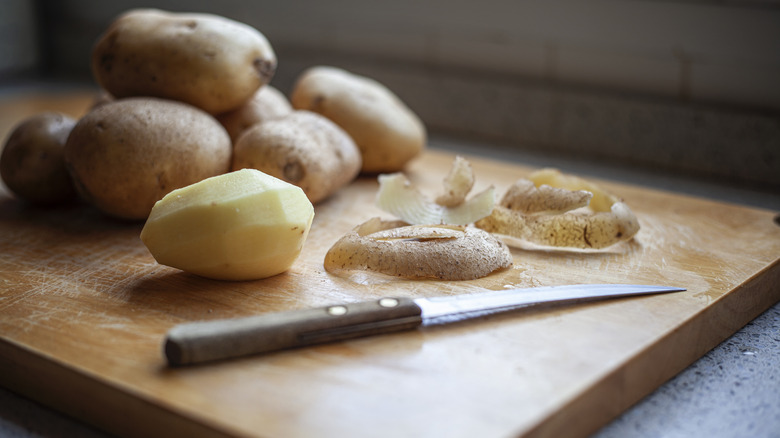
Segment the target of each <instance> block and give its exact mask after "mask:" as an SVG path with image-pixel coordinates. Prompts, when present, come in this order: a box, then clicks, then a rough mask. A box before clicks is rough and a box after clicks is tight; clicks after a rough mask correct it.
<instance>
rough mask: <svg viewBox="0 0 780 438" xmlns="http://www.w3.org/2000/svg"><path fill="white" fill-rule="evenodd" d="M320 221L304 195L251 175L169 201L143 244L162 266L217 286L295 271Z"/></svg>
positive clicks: (211, 182) (150, 222)
mask: <svg viewBox="0 0 780 438" xmlns="http://www.w3.org/2000/svg"><path fill="white" fill-rule="evenodd" d="M313 218H314V207H313V206H312V204H311V202H309V199H308V198H307V197H306V195H305V194H304V193H303V190H301V189H300V188H299V187H296V186H294V185H292V184H289V183H286V182H284V181H282V180H280V179H277V178H274V177H272V176H270V175H266V174H264V173H262V172H260V171H258V170H255V169H243V170H239V171H236V172H231V173H227V174H224V175H220V176H216V177H212V178H208V179H205V180H203V181H201V182H198V183H195V184H192V185H190V186H187V187H184V188H181V189H178V190H174V191H172V192H171V193H169V194H168V195H166V196H165V197H164V198H163V199H161V200H160V201H159V202H157V203H156V204H155V206H154V208H153V209H152V212H151V214H150V215H149V218H148V219H147V221H146V224H145V225H144V228H143V230H142V231H141V240H142V241H143V242H144V244H145V245H146V247H147V248H148V249H149V252H151V253H152V255H153V256H154V258H155V260H157V262H158V263H160V264H163V265H167V266H171V267H174V268H178V269H181V270H183V271H187V272H190V273H193V274H196V275H200V276H203V277H208V278H213V279H219V280H255V279H261V278H266V277H270V276H272V275H276V274H280V273H282V272H284V271H286V270H288V269H289V268H290V266H292V264H293V262H294V261H295V260H296V258H297V257H298V255H299V254H300V252H301V249H302V248H303V244H304V242H305V241H306V238H307V236H308V234H309V229H310V227H311V223H312V220H313Z"/></svg>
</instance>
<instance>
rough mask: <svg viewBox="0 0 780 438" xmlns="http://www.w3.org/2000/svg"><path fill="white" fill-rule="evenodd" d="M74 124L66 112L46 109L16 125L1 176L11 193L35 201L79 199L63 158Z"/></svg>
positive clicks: (0, 165)
mask: <svg viewBox="0 0 780 438" xmlns="http://www.w3.org/2000/svg"><path fill="white" fill-rule="evenodd" d="M75 124H76V121H75V120H74V119H72V118H70V117H68V116H66V115H64V114H60V113H56V112H46V113H42V114H38V115H35V116H32V117H30V118H28V119H26V120H24V121H22V122H21V123H20V124H19V125H17V126H16V128H14V130H13V131H12V132H11V135H10V136H9V137H8V140H7V141H6V143H5V147H4V148H3V153H2V155H1V156H0V176H2V178H3V181H4V182H5V184H6V185H7V186H8V188H9V189H10V190H11V192H13V193H14V194H15V195H16V196H18V197H19V198H22V199H25V200H27V201H30V202H32V203H36V204H56V203H63V202H69V201H72V200H75V199H76V190H75V189H74V187H73V182H72V180H71V178H70V175H69V174H68V170H67V168H66V167H65V160H64V158H63V157H64V146H65V142H66V141H67V139H68V134H70V131H71V129H73V126H74V125H75Z"/></svg>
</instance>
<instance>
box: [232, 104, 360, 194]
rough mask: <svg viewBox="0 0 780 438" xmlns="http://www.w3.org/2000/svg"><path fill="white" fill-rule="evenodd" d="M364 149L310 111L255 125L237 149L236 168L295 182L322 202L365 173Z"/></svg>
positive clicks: (234, 155)
mask: <svg viewBox="0 0 780 438" xmlns="http://www.w3.org/2000/svg"><path fill="white" fill-rule="evenodd" d="M360 165H361V159H360V151H359V150H358V148H357V146H356V145H355V143H354V142H353V141H352V139H351V138H350V137H349V135H347V133H346V132H344V131H343V130H342V129H341V128H339V127H338V126H337V125H336V124H335V123H333V122H331V121H330V120H328V119H326V118H325V117H323V116H320V115H319V114H316V113H312V112H309V111H293V112H292V113H291V114H289V115H287V116H285V117H281V118H278V119H274V120H269V121H267V122H264V123H260V124H258V125H255V126H253V127H252V128H250V129H249V130H247V131H246V132H245V133H244V134H243V135H242V136H241V137H240V138H239V139H238V142H236V144H235V145H234V147H233V167H232V168H233V170H239V169H243V168H249V169H257V170H260V171H262V172H264V173H266V174H268V175H271V176H274V177H276V178H279V179H281V180H283V181H286V182H288V183H290V184H294V185H296V186H298V187H300V188H301V189H303V192H304V193H306V196H307V197H308V198H309V200H310V201H311V202H312V203H317V202H319V201H321V200H323V199H325V198H327V197H328V196H330V195H331V194H333V193H334V192H335V191H336V190H338V189H339V188H341V187H343V186H345V185H346V184H348V183H350V182H351V181H352V180H353V179H355V177H356V176H357V175H358V173H359V172H360Z"/></svg>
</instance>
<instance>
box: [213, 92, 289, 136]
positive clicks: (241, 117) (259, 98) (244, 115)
mask: <svg viewBox="0 0 780 438" xmlns="http://www.w3.org/2000/svg"><path fill="white" fill-rule="evenodd" d="M292 110H293V109H292V105H290V101H288V100H287V98H286V97H285V96H284V94H282V93H281V91H279V90H277V89H276V88H274V87H272V86H270V85H266V86H264V87H261V88H260V89H259V90H258V91H257V93H255V95H254V96H252V98H251V99H249V101H248V102H247V103H245V104H243V105H241V106H240V107H239V108H238V109H235V110H233V111H229V112H227V113H224V114H220V115H219V116H217V120H219V122H220V123H222V126H224V127H225V129H226V130H227V132H228V134H229V135H230V139H231V140H232V141H233V144H235V143H236V141H238V138H239V137H240V136H241V134H243V133H244V132H245V131H246V130H247V129H249V128H251V127H252V126H254V125H257V124H258V123H262V122H265V121H268V120H273V119H276V118H279V117H283V116H286V115H288V114H290V113H291V112H292Z"/></svg>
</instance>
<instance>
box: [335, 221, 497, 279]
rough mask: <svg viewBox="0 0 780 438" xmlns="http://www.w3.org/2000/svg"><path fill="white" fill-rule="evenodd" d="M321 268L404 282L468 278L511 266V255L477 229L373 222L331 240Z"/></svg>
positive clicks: (494, 239) (401, 222) (397, 222)
mask: <svg viewBox="0 0 780 438" xmlns="http://www.w3.org/2000/svg"><path fill="white" fill-rule="evenodd" d="M324 266H325V269H326V270H327V271H328V272H333V273H338V272H341V271H351V270H364V269H367V270H371V271H376V272H380V273H383V274H387V275H394V276H400V277H405V278H435V279H439V280H473V279H476V278H480V277H484V276H486V275H488V274H490V273H492V272H494V271H496V270H499V269H503V268H508V267H510V266H512V254H511V253H510V251H509V248H508V247H507V246H506V245H505V244H504V243H502V242H501V241H499V240H498V239H496V238H495V237H493V236H492V235H490V234H488V233H486V232H484V231H482V230H480V229H477V228H473V227H458V226H447V225H423V226H419V225H418V226H408V224H406V223H405V222H403V221H382V220H380V219H379V218H374V219H371V220H369V221H368V222H365V223H363V224H361V225H359V226H358V227H356V228H355V229H354V230H352V231H351V232H349V233H347V234H346V235H345V236H344V237H342V238H341V239H340V240H339V241H337V242H336V243H335V244H334V245H333V247H332V248H330V250H328V253H327V254H326V255H325V263H324Z"/></svg>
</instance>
